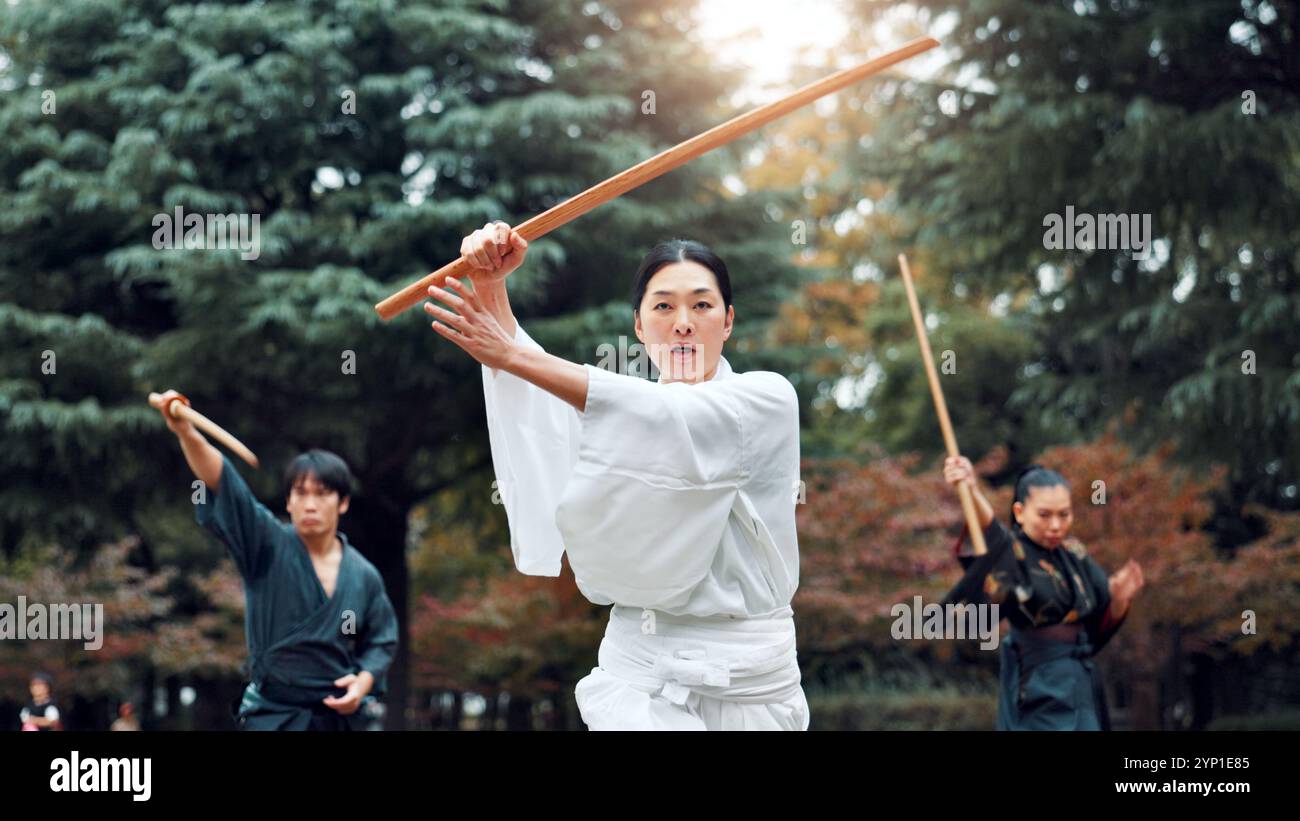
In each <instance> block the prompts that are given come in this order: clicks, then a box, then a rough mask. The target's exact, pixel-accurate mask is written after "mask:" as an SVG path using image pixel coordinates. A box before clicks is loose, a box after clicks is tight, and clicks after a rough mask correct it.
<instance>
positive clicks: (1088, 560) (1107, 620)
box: [1083, 556, 1128, 652]
mask: <svg viewBox="0 0 1300 821" xmlns="http://www.w3.org/2000/svg"><path fill="white" fill-rule="evenodd" d="M1083 565H1084V569H1085V570H1086V572H1087V574H1088V580H1089V582H1090V583H1091V584H1092V587H1093V590H1095V591H1096V594H1097V607H1096V609H1095V610H1094V611H1093V612H1092V613H1091V614H1090V615H1088V616H1087V617H1085V618H1084V619H1083V626H1084V628H1085V629H1086V630H1087V631H1088V641H1089V643H1090V644H1091V645H1092V648H1093V651H1094V652H1096V651H1100V650H1101V648H1103V647H1105V646H1106V643H1107V642H1109V641H1110V640H1111V638H1112V637H1113V636H1114V635H1115V634H1116V633H1118V632H1119V628H1120V627H1121V626H1122V625H1123V624H1124V620H1125V619H1127V618H1128V611H1127V610H1125V611H1124V615H1122V616H1120V617H1119V618H1118V619H1115V618H1112V617H1111V614H1110V601H1111V599H1110V578H1109V577H1108V576H1107V575H1106V571H1105V570H1102V568H1101V565H1099V564H1097V562H1096V561H1094V560H1093V558H1092V556H1086V557H1084V560H1083Z"/></svg>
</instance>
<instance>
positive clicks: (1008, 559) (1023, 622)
mask: <svg viewBox="0 0 1300 821" xmlns="http://www.w3.org/2000/svg"><path fill="white" fill-rule="evenodd" d="M944 479H945V480H947V482H948V483H949V484H951V485H953V486H954V487H957V486H959V485H961V484H965V485H967V486H968V487H969V488H970V489H971V492H972V496H974V498H975V507H976V511H977V514H978V516H979V521H980V525H982V526H983V527H984V540H985V542H986V544H987V546H988V552H987V553H986V554H984V555H983V556H975V555H974V554H973V552H971V550H970V548H969V546H965V545H963V541H964V539H965V536H966V532H965V531H964V530H963V532H962V536H961V538H959V539H958V541H957V544H956V546H955V547H954V551H953V552H954V553H955V554H956V555H957V558H958V560H959V561H960V562H961V565H962V568H963V569H964V570H965V574H964V575H963V576H962V579H961V581H959V582H958V583H957V585H956V587H954V588H953V590H952V592H950V593H949V594H948V596H947V598H946V599H945V600H944V603H945V604H948V603H955V602H959V603H966V602H970V603H989V604H997V605H999V612H1000V614H1001V615H1002V616H1003V617H1004V618H1006V619H1007V621H1009V622H1010V624H1011V630H1010V632H1009V634H1008V635H1006V636H1004V637H1003V638H1002V642H1001V659H1000V661H1001V664H1000V668H1001V673H1000V682H999V687H998V720H997V729H999V730H1108V729H1110V722H1109V718H1108V715H1107V711H1106V699H1105V692H1104V690H1103V689H1102V686H1101V679H1100V676H1099V674H1098V671H1097V669H1096V666H1095V665H1094V663H1093V661H1092V657H1093V656H1094V655H1096V654H1097V652H1098V651H1100V650H1101V648H1102V647H1104V646H1105V644H1106V642H1108V641H1109V640H1110V637H1111V636H1113V635H1115V632H1116V631H1117V630H1119V628H1120V625H1121V624H1123V622H1124V618H1125V617H1126V616H1127V615H1128V608H1129V604H1130V603H1131V601H1132V600H1133V596H1134V595H1136V594H1137V592H1138V590H1140V589H1141V588H1142V568H1141V567H1140V566H1139V565H1138V563H1137V562H1136V561H1133V560H1132V559H1130V560H1129V561H1128V563H1127V564H1125V565H1124V567H1122V568H1121V569H1120V570H1119V571H1118V572H1116V573H1115V574H1114V575H1112V576H1111V577H1110V578H1107V577H1106V573H1105V571H1103V570H1102V569H1101V566H1100V565H1098V564H1097V562H1096V561H1094V560H1093V559H1092V557H1091V556H1089V555H1088V551H1087V549H1086V548H1085V547H1084V546H1083V544H1082V543H1081V542H1080V541H1079V540H1078V539H1075V538H1073V537H1071V536H1070V535H1069V533H1070V524H1071V522H1072V516H1073V514H1072V511H1071V509H1070V486H1069V483H1067V482H1066V481H1065V478H1064V477H1063V476H1061V474H1059V473H1057V472H1056V471H1053V470H1048V469H1047V468H1044V467H1042V466H1041V465H1030V466H1029V467H1028V468H1026V469H1025V470H1024V471H1023V472H1022V473H1021V474H1020V476H1019V477H1017V479H1016V487H1015V496H1014V501H1013V503H1012V506H1011V514H1012V515H1011V528H1010V529H1009V530H1008V528H1007V527H1006V526H1004V525H1003V524H1002V523H1001V522H999V521H997V520H996V519H995V518H994V517H993V507H992V505H990V504H989V501H988V499H987V498H985V496H984V494H983V493H981V492H980V490H979V487H978V485H977V483H976V482H975V475H974V471H973V470H972V469H971V464H970V460H969V459H966V458H965V457H949V458H948V459H947V460H945V462H944Z"/></svg>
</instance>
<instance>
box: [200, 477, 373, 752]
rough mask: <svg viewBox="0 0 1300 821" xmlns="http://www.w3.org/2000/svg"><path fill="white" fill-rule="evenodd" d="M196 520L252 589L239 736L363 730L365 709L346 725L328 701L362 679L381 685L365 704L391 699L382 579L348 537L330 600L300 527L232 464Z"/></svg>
mask: <svg viewBox="0 0 1300 821" xmlns="http://www.w3.org/2000/svg"><path fill="white" fill-rule="evenodd" d="M195 518H196V519H197V520H198V522H199V524H201V525H203V526H204V527H205V528H207V529H208V531H210V532H211V533H212V534H213V535H215V536H216V537H217V538H219V539H220V540H221V541H223V542H224V543H225V544H226V547H227V548H228V549H229V550H230V555H231V556H232V557H233V558H234V560H235V565H236V566H237V567H238V568H239V574H240V575H241V576H243V579H244V595H245V601H246V604H245V613H244V631H245V633H246V636H247V640H248V656H249V667H250V672H251V678H252V682H251V683H250V684H249V685H248V687H247V688H246V689H245V690H244V694H243V698H242V699H241V701H240V704H239V709H238V716H237V723H238V726H239V727H240V729H247V730H332V729H339V730H344V729H361V728H362V727H363V726H364V722H365V721H366V717H365V715H364V712H365V711H364V709H359V710H357V711H356V712H354V713H352V714H351V715H350V716H344V715H341V714H339V713H338V712H337V711H335V710H334V709H332V708H330V707H328V706H326V705H325V704H323V703H322V700H323V699H324V698H325V697H326V696H335V697H338V696H342V695H343V694H344V690H343V689H342V688H339V687H335V686H334V681H335V680H336V679H339V678H342V677H343V676H345V675H347V674H349V673H359V672H360V671H362V670H366V671H368V672H370V673H371V674H372V675H373V676H374V677H375V684H374V687H373V689H372V692H371V694H370V695H368V696H367V697H366V701H367V702H373V701H374V699H375V697H376V696H378V695H381V694H382V693H383V692H384V686H385V679H386V673H387V671H388V667H389V665H390V664H391V663H392V660H393V655H394V653H395V651H396V649H397V616H396V614H395V613H394V611H393V605H392V603H391V602H390V601H389V599H388V594H387V593H386V592H385V590H384V582H383V579H382V578H381V577H380V575H379V571H378V570H376V569H375V566H374V565H372V564H371V563H370V562H369V561H367V560H366V558H365V557H364V556H362V555H361V554H360V553H359V552H357V550H356V548H354V547H353V546H352V545H351V544H349V543H348V539H347V537H346V536H345V535H343V533H342V531H340V532H339V534H338V537H339V540H340V541H341V542H342V543H343V556H342V558H341V559H340V561H339V573H338V580H337V582H336V584H335V586H334V593H333V595H330V596H326V595H325V588H324V587H322V586H321V583H320V578H319V577H318V576H317V575H316V569H315V567H313V566H312V561H311V556H310V555H308V553H307V547H306V545H304V544H303V543H302V539H300V538H299V537H298V532H297V531H296V530H294V527H293V525H291V524H288V523H286V522H282V521H280V520H279V519H277V518H276V517H275V515H274V514H272V513H271V511H270V510H268V509H267V508H266V506H265V505H263V504H262V503H260V502H259V501H257V499H256V497H254V496H253V494H252V492H251V491H249V489H248V485H246V484H245V483H244V480H243V477H241V476H240V475H239V473H238V471H236V470H235V468H234V466H233V465H231V464H230V460H228V459H224V460H223V464H222V468H221V482H220V487H219V489H218V490H217V492H216V493H211V492H210V493H209V498H208V499H207V501H206V503H204V504H200V505H196V509H195ZM363 708H364V704H363Z"/></svg>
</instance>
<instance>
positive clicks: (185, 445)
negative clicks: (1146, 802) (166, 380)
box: [150, 390, 223, 492]
mask: <svg viewBox="0 0 1300 821" xmlns="http://www.w3.org/2000/svg"><path fill="white" fill-rule="evenodd" d="M179 397H180V394H179V393H177V392H176V391H174V390H173V391H167V392H166V393H164V394H162V395H161V396H159V397H158V398H157V399H156V400H155V399H151V400H150V403H151V404H152V405H153V406H154V407H155V408H157V409H158V411H159V412H160V413H161V414H162V418H163V422H164V423H166V425H167V429H168V430H170V431H171V432H172V433H174V434H176V439H177V440H178V441H179V442H180V443H181V452H182V453H184V454H185V461H186V462H188V463H189V465H190V470H192V471H194V475H195V476H196V477H197V478H198V479H199V480H200V481H202V482H203V484H205V485H207V486H208V489H209V490H211V491H213V492H215V491H217V490H218V488H220V486H221V465H222V462H223V460H222V458H221V451H219V450H217V449H216V447H214V446H213V445H212V444H211V443H210V442H208V440H207V439H205V438H204V437H203V434H201V433H199V432H198V430H197V429H196V428H195V427H194V425H192V424H190V422H189V421H188V420H185V419H177V418H176V417H174V416H172V415H171V414H170V413H168V412H167V408H168V407H169V406H170V405H171V403H172V400H173V399H177V398H179Z"/></svg>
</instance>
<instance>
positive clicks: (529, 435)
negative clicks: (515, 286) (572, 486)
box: [482, 323, 579, 576]
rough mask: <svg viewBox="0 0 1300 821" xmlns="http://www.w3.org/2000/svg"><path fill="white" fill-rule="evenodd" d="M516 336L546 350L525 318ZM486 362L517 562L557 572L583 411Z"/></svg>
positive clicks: (495, 449) (532, 570) (501, 485)
mask: <svg viewBox="0 0 1300 821" xmlns="http://www.w3.org/2000/svg"><path fill="white" fill-rule="evenodd" d="M515 341H516V342H518V343H520V344H522V345H525V346H527V347H530V348H535V349H536V350H539V351H540V350H542V347H541V346H540V345H538V344H537V343H536V342H534V341H533V339H532V337H530V336H529V335H528V334H527V333H525V331H524V328H523V326H522V325H519V324H518V323H516V326H515ZM482 370H483V402H484V405H485V406H486V409H487V423H488V439H489V441H490V442H491V445H492V467H493V471H494V472H495V473H496V480H497V487H496V490H497V493H498V494H499V498H500V499H501V503H502V504H503V505H504V506H505V509H506V519H507V520H508V522H509V525H510V550H511V552H512V553H513V554H514V558H515V567H517V568H518V569H519V571H520V572H521V573H527V574H528V575H530V576H558V575H560V557H561V555H562V554H563V553H564V543H563V541H562V540H561V538H560V531H559V529H558V528H557V527H556V524H555V510H556V508H557V506H558V505H559V499H560V494H561V493H562V492H563V490H564V486H565V485H566V484H567V483H568V481H569V476H570V474H571V473H572V471H573V463H574V461H576V459H577V442H578V432H579V427H578V412H577V411H576V410H574V408H573V406H572V405H570V404H569V403H567V402H565V401H564V400H562V399H560V398H558V397H556V396H554V395H553V394H551V393H548V392H546V391H544V390H542V389H541V388H539V387H537V386H535V385H533V384H532V383H531V382H527V381H525V380H523V379H520V378H518V377H517V376H513V375H512V374H509V373H506V372H505V371H494V370H493V369H491V368H488V367H487V366H483V369H482Z"/></svg>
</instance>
